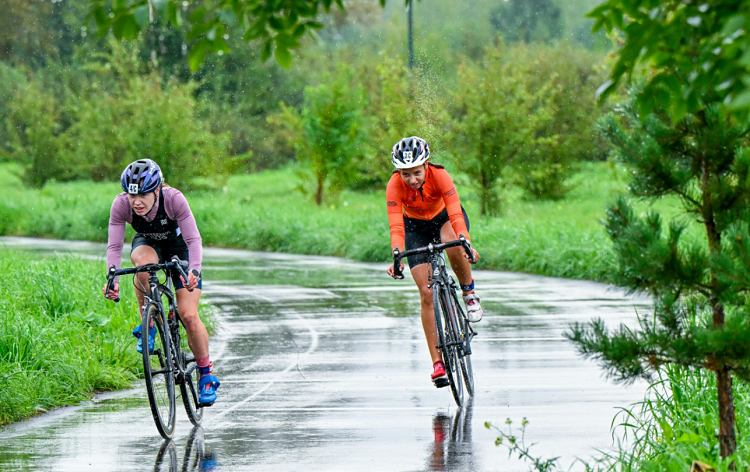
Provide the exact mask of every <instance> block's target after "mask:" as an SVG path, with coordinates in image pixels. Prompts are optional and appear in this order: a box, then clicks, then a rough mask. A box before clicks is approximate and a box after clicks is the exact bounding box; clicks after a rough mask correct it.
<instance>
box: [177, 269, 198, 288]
mask: <svg viewBox="0 0 750 472" xmlns="http://www.w3.org/2000/svg"><path fill="white" fill-rule="evenodd" d="M180 278H181V279H182V284H183V285H185V279H183V278H182V276H180ZM197 286H198V277H196V276H195V274H193V273H192V272H190V273H189V274H188V283H187V285H185V288H186V289H188V290H195V288H196V287H197Z"/></svg>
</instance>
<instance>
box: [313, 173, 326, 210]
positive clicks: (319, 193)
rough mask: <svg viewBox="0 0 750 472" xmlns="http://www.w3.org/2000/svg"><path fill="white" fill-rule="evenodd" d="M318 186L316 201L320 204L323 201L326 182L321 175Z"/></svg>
mask: <svg viewBox="0 0 750 472" xmlns="http://www.w3.org/2000/svg"><path fill="white" fill-rule="evenodd" d="M317 180H318V188H317V190H316V191H315V203H316V204H317V205H318V206H320V205H321V204H322V203H323V186H324V185H323V184H325V180H324V179H322V178H321V177H320V176H319V177H318V179H317Z"/></svg>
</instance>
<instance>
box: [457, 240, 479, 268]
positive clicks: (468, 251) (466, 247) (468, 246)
mask: <svg viewBox="0 0 750 472" xmlns="http://www.w3.org/2000/svg"><path fill="white" fill-rule="evenodd" d="M458 239H459V241H461V245H462V246H463V247H464V251H466V255H467V256H469V262H470V263H471V264H476V263H477V260H476V259H474V253H473V252H471V243H470V242H469V241H467V240H466V237H464V235H463V234H462V235H460V236H459V237H458Z"/></svg>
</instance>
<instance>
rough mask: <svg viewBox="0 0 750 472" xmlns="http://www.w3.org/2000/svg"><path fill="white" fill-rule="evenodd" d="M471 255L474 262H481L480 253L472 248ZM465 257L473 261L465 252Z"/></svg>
mask: <svg viewBox="0 0 750 472" xmlns="http://www.w3.org/2000/svg"><path fill="white" fill-rule="evenodd" d="M471 254H472V255H473V256H474V262H477V261H478V260H479V253H478V252H477V250H476V249H474V248H471ZM464 257H465V258H467V259H468V260H470V261H471V258H470V257H469V255H468V254H466V252H464Z"/></svg>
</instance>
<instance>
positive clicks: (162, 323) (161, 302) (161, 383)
mask: <svg viewBox="0 0 750 472" xmlns="http://www.w3.org/2000/svg"><path fill="white" fill-rule="evenodd" d="M187 268H188V262H187V261H181V260H180V259H179V258H178V257H177V256H174V257H172V260H171V261H169V262H166V263H163V264H144V265H142V266H138V267H132V268H128V269H119V270H115V266H111V267H110V268H109V272H108V273H107V292H106V293H109V291H110V290H112V289H113V287H114V279H115V277H119V276H122V275H129V274H137V273H140V272H145V273H148V285H149V290H143V293H144V301H145V303H144V307H143V315H142V317H141V335H142V336H143V374H144V377H145V380H146V391H147V392H148V401H149V404H150V405H151V414H152V415H153V417H154V422H155V423H156V429H158V430H159V434H160V435H161V436H162V437H163V438H164V439H169V438H171V437H172V436H173V435H174V427H175V420H176V398H177V396H179V397H182V403H183V404H184V405H185V412H186V413H187V416H188V419H189V420H190V422H191V423H192V424H194V425H196V426H197V425H199V424H200V423H201V420H202V419H203V406H208V405H204V404H202V403H200V402H199V400H198V396H199V392H198V377H199V374H198V371H197V368H196V364H195V357H194V356H193V355H192V354H191V353H190V352H189V350H188V349H189V348H188V346H187V343H186V342H183V339H185V340H186V339H187V336H186V335H185V326H184V325H183V323H182V319H181V318H180V313H179V312H178V311H177V299H176V298H175V295H174V292H173V290H172V275H176V274H179V275H181V276H182V278H183V280H185V281H187V280H188V276H187V274H186V272H185V271H186V270H187ZM160 271H163V272H164V273H165V274H166V276H167V278H166V282H165V283H161V282H160V281H159V277H158V272H160ZM136 283H139V284H140V282H138V277H133V284H136ZM141 289H143V287H141ZM119 300H120V299H119V298H118V299H117V300H115V301H116V302H117V301H119ZM154 327H155V328H156V336H155V339H154V347H153V349H149V346H148V344H149V343H148V333H149V330H150V329H151V328H154ZM175 384H176V385H179V387H180V389H179V394H178V395H175Z"/></svg>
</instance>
